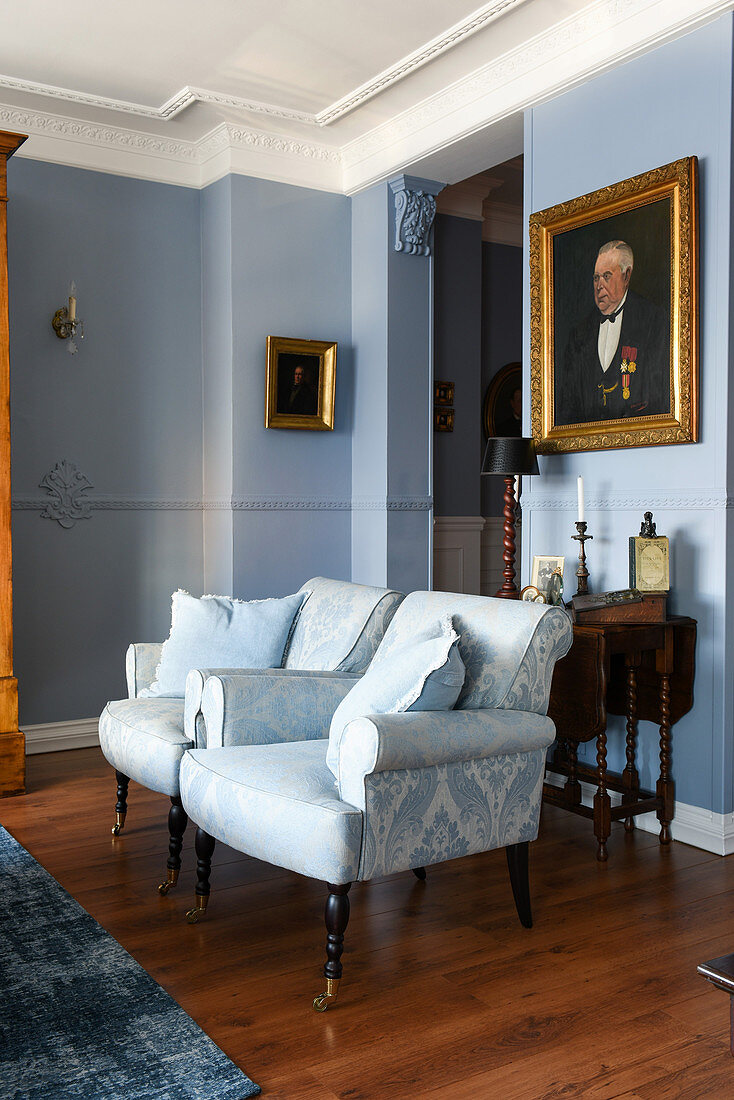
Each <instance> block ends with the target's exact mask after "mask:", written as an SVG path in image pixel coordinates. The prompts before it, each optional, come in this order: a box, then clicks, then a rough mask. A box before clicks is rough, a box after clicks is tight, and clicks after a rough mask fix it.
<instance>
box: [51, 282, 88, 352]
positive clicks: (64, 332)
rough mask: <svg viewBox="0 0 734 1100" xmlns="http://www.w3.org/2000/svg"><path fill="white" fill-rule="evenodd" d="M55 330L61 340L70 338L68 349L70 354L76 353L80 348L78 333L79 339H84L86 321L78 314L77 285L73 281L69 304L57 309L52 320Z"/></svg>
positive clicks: (70, 288)
mask: <svg viewBox="0 0 734 1100" xmlns="http://www.w3.org/2000/svg"><path fill="white" fill-rule="evenodd" d="M51 324H52V326H53V330H54V332H55V333H56V335H57V336H58V338H59V340H68V341H69V345H68V347H67V349H66V350H67V351H68V352H69V354H70V355H76V353H77V351H78V350H79V349H78V348H77V346H76V341H75V338H76V334H77V329H78V330H79V339H80V340H83V339H84V322H83V321H80V320H79V319H78V318H77V315H76V286H75V285H74V283H72V284H71V285H70V287H69V305H68V306H62V307H61V309H57V310H56V312H55V313H54V315H53V318H52V320H51Z"/></svg>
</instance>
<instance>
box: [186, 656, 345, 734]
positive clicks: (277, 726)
mask: <svg viewBox="0 0 734 1100" xmlns="http://www.w3.org/2000/svg"><path fill="white" fill-rule="evenodd" d="M358 680H359V677H358V676H357V675H356V674H355V673H345V672H344V673H343V672H311V671H307V670H303V669H267V670H264V671H262V672H255V671H251V672H249V673H248V674H246V675H235V676H231V675H229V674H227V675H219V676H210V677H209V679H208V680H207V681H206V684H205V685H204V690H203V692H202V698H201V712H202V715H203V718H204V724H205V726H206V744H207V747H210V748H222V747H226V746H232V745H268V744H272V743H274V742H276V741H310V740H312V739H313V738H318V737H327V738H328V736H329V723H330V722H331V717H332V715H333V713H334V711H335V710H336V708H337V707H338V706H339V704H340V703H341V701H342V699H343V698H344V696H345V695H346V694H347V693H348V692H349V691H350V690H351V688H352V687H354V684H355V683H356V682H357V681H358Z"/></svg>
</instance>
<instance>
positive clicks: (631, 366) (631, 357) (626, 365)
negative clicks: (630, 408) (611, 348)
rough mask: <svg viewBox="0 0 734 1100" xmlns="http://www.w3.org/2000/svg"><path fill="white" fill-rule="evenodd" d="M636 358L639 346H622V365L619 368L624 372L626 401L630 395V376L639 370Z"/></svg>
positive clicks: (623, 380) (624, 396)
mask: <svg viewBox="0 0 734 1100" xmlns="http://www.w3.org/2000/svg"><path fill="white" fill-rule="evenodd" d="M636 359H637V348H630V347H623V348H622V366H621V367H620V368H619V369H620V370H621V372H622V397H623V398H624V400H625V401H627V400H628V399H629V395H630V376H631V375H633V374H634V373H635V371H636V370H637V363H636Z"/></svg>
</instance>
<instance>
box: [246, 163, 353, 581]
mask: <svg viewBox="0 0 734 1100" xmlns="http://www.w3.org/2000/svg"><path fill="white" fill-rule="evenodd" d="M230 186H231V191H232V196H231V201H232V212H231V219H232V322H233V345H232V398H233V410H232V416H233V420H232V424H233V494H234V497H235V500H236V501H237V502H238V505H241V504H244V505H245V507H242V506H238V507H236V508H235V511H234V517H233V531H234V576H233V587H234V590H235V592H236V593H237V594H238V595H239V596H242V597H244V598H255V597H262V596H267V595H280V594H282V593H284V592H287V591H294V590H295V589H297V588H298V587H300V585H301V584H302V583H303V582H304V581H305V580H307V579H308V578H309V577H310V576H313V575H315V574H322V575H326V576H331V577H343V578H348V577H349V576H350V570H351V561H350V550H351V545H350V513H349V509H348V506H346V505H347V504H348V502H349V500H350V498H351V483H352V453H351V452H352V407H353V387H354V381H353V354H352V335H351V243H350V209H349V199H347V198H345V197H344V196H341V195H331V194H327V193H325V192H322V191H312V190H309V189H306V188H302V187H293V186H289V185H286V184H279V183H271V182H268V181H266V180H256V179H251V178H248V177H244V176H234V177H232V179H231V181H230ZM267 335H272V336H292V337H298V338H300V339H307V340H335V341H337V344H338V351H337V377H336V410H335V427H334V431H331V432H311V431H298V430H292V429H272V428H271V429H266V428H265V419H264V417H265V338H266V336H267ZM257 502H260V506H259V507H258V508H256V509H253V508H252V504H253V503H257ZM283 502H288V503H289V505H290V504H293V503H295V504H300V505H301V507H295V508H292V507H290V506H289V508H288V509H287V510H283V509H278V508H273V507H272V505H273V504H277V503H283Z"/></svg>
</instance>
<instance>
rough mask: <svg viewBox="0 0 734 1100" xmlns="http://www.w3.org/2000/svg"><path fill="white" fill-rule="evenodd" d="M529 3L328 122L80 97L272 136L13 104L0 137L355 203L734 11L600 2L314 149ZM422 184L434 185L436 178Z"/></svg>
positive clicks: (343, 105)
mask: <svg viewBox="0 0 734 1100" xmlns="http://www.w3.org/2000/svg"><path fill="white" fill-rule="evenodd" d="M523 2H525V0H494V2H493V3H488V4H485V5H483V6H482V7H481V8H479V9H477V11H475V12H474V13H473V15H472V16H471V17H470V18H469V19H467V20H464V21H463V22H462V23H458V24H456V26H455V27H453V28H451V29H450V30H449V31H447V32H446V33H445V34H444V35H442V36H440V37H439V38H437V39H434V40H433V41H432V42H429V43H427V44H426V45H425V46H423V47H422V48H421V50H419V51H416V52H415V54H411V55H408V57H406V58H403V59H402V61H400V62H398V63H397V64H396V65H395V66H393V67H392V68H391V69H388V70H385V72H384V73H381V74H378V76H377V77H375V78H374V79H373V80H372V81H370V82H368V83H367V84H365V85H363V86H362V87H361V88H358V89H355V91H353V92H352V93H350V94H349V96H347V97H344V99H343V100H340V101H339V102H338V104H332V107H330V108H327V110H326V112H322V113H321V115H320V116H318V117H317V116H315V115H314V116H306V115H303V114H302V113H301V112H289V111H287V110H281V109H280V108H277V107H273V106H271V105H268V104H260V103H254V102H250V101H245V100H237V99H236V97H222V96H218V95H217V94H216V93H213V92H207V91H205V90H202V89H196V88H185V89H182V91H181V92H180V93H177V95H176V96H174V97H172V98H171V99H170V100H168V101H167V103H165V104H164V105H163V106H162V107H161V108H150V107H140V105H136V104H124V103H122V101H118V100H105V101H102V100H97V99H95V97H89V96H86V95H83V94H81V93H69V98H70V100H71V101H73V102H75V103H77V104H79V105H80V107H81V106H95V107H102V108H105V109H107V110H109V109H113V110H120V111H126V112H127V114H128V117H129V116H130V115H135V113H136V112H137V113H138V114H139V115H140V117H141V121H142V119H143V118H146V119H158V121H159V127H160V121H161V119H166V118H173V117H174V116H175V115H176V114H178V113H180V111H181V110H183V109H184V108H185V107H186V106H187V105H188V104H189V103H191V102H194V101H204V100H206V102H208V103H209V104H210V105H213V106H217V105H218V106H220V107H230V108H231V107H233V106H234V107H236V106H241V107H242V108H243V110H245V111H254V112H255V113H259V114H260V116H261V117H262V118H263V124H264V125H263V129H258V128H256V127H254V126H251V125H247V124H233V123H232V122H230V121H227V122H225V121H221V122H219V123H218V124H217V125H215V126H214V127H213V128H212V129H210V130H209V131H208V132H207V133H205V134H203V135H201V137H200V138H198V139H197V140H192V139H188V140H185V139H178V140H176V139H175V138H168V137H165V136H162V135H161V134H160V133H158V134H155V133H151V132H150V131H149V130H148V131H146V130H145V129H142V128H141V129H133V128H132V127H130V128H126V127H124V126H115V125H106V124H100V123H97V122H94V121H89V120H85V119H81V118H70V117H68V116H64V115H60V114H54V113H51V112H46V111H38V110H35V109H23V108H21V107H18V106H12V105H2V104H0V125H2V127H4V128H7V129H9V130H16V131H20V132H23V133H27V134H29V135H30V140H29V141H27V142H26V143H25V144H24V146H23V148H22V149H21V150H20V151H19V153H18V156H19V157H30V158H34V159H37V160H47V161H51V162H55V163H62V164H67V165H72V166H74V167H80V168H90V169H93V170H97V171H106V172H113V173H116V174H119V175H130V176H134V177H137V178H142V179H151V180H158V181H161V182H166V183H174V184H179V185H183V186H188V187H203V186H206V185H208V184H209V183H211V182H213V181H214V180H215V179H218V178H220V177H221V176H223V175H225V174H227V173H238V174H244V175H252V176H256V177H260V178H263V179H273V180H278V181H281V182H285V183H291V184H295V185H297V186H305V187H311V188H317V189H321V190H327V191H332V192H336V193H341V194H353V193H355V192H356V191H359V190H362V189H363V188H365V187H368V186H370V185H371V184H373V183H375V182H377V181H380V180H384V179H388V178H390V177H391V176H394V175H395V174H397V173H399V172H401V171H403V170H404V169H405V168H406V166H408V165H412V164H417V163H418V162H420V161H421V160H423V159H427V158H430V157H431V156H433V155H434V154H436V153H439V152H441V151H443V150H446V149H447V148H449V147H450V146H451V145H453V144H455V143H457V142H459V141H460V140H461V139H462V138H465V137H469V136H471V135H474V134H476V133H478V132H480V131H487V137H488V143H487V149H489V150H491V140H492V132H491V127H492V126H493V125H494V124H495V123H497V122H501V121H503V120H506V119H509V118H516V117H517V116H518V115H519V114H520V113H521V112H522V111H523V110H524V109H525V108H527V107H528V106H532V105H533V104H535V103H538V102H542V101H543V100H544V99H547V98H548V97H549V96H551V95H558V94H560V93H562V92H563V91H565V90H566V89H568V88H571V87H575V86H577V85H578V84H579V83H581V82H582V81H583V80H585V79H588V78H589V77H590V76H592V75H593V74H594V73H597V72H603V71H606V70H608V69H610V68H612V67H613V66H615V65H618V64H621V63H623V62H624V61H627V60H629V59H630V58H632V57H634V56H637V55H639V54H640V53H642V52H644V51H645V50H648V49H651V48H653V47H654V46H657V45H659V44H661V43H663V42H666V41H669V40H670V39H672V38H674V37H676V36H678V35H680V34H683V33H685V32H686V31H689V30H691V29H693V28H694V27H696V26H699V25H701V24H702V23H704V22H706V21H708V20H711V19H714V18H716V17H717V16H718V15H721V14H723V13H724V12H726V11H730V10H731V9H732V8H733V7H734V0H666V3H665V4H662V3H660V0H595V2H594V3H592V4H590V5H588V6H587V7H586V8H584V9H583V10H582V11H580V12H578V13H577V14H576V15H574V16H571V17H569V18H567V19H565V20H562V21H561V22H560V23H557V24H555V25H554V26H553V27H551V28H549V29H548V30H547V31H546V32H544V33H543V34H540V35H537V36H535V37H534V38H532V39H529V40H528V41H526V42H525V43H524V44H523V45H522V46H520V47H518V48H516V49H513V50H510V51H508V52H506V53H505V54H503V55H502V56H501V57H498V58H495V59H494V60H493V61H492V62H490V63H488V64H487V65H485V66H482V67H481V68H479V69H476V70H475V71H473V72H472V73H469V74H467V75H466V76H463V77H462V78H461V79H459V80H457V81H454V82H453V83H452V84H450V85H448V86H447V87H445V88H444V89H443V90H442V91H441V92H440V93H438V94H436V95H433V96H430V97H427V98H426V99H424V100H422V101H421V102H419V103H417V104H415V105H414V106H413V107H411V108H409V109H408V110H405V111H403V112H402V113H400V114H398V115H396V116H394V117H393V118H391V119H389V120H388V121H386V122H385V123H383V124H381V125H379V126H377V127H375V128H373V129H372V130H371V131H369V132H367V133H365V134H363V135H361V136H360V137H358V138H356V139H354V140H352V141H349V142H347V143H345V144H342V145H338V144H336V143H335V141H332V143H331V144H327V143H324V142H319V141H313V140H304V137H303V129H302V126H303V122H304V120H307V121H308V120H309V119H310V121H313V122H316V123H318V119H319V118H321V117H323V121H324V124H326V123H328V122H332V121H335V120H336V117H337V114H336V113H335V114H333V115H331V114H330V115H329V118H328V119H327V118H326V114H327V113H329V112H331V111H332V108H334V110H335V111H336V109H337V108H338V111H339V112H341V113H342V114H345V113H347V112H348V111H350V110H353V109H354V108H355V107H356V106H358V105H359V103H362V102H365V100H366V99H367V98H370V96H371V95H373V94H375V95H376V94H377V93H378V91H379V90H381V89H382V88H385V87H387V86H388V85H389V83H391V82H394V81H395V80H398V79H402V77H403V76H406V75H407V74H408V73H409V72H412V71H414V70H415V69H416V68H418V67H419V66H420V65H422V64H425V63H427V62H428V61H430V60H432V59H433V58H434V57H436V56H438V55H439V54H440V53H442V52H445V51H447V50H450V49H451V48H452V47H454V46H456V45H457V43H459V42H461V41H464V39H465V38H466V37H467V36H468V35H470V34H474V33H476V32H477V31H478V30H479V29H480V28H481V26H486V24H487V22H488V21H491V20H492V19H494V18H497V17H499V16H500V15H501V14H503V13H505V12H506V11H508V10H509V9H510V8H511V7H514V6H516V5H517V4H520V3H523ZM3 84H4V86H5V87H8V88H10V87H12V88H13V89H14V90H15V91H23V90H25V91H34V90H35V91H36V92H39V91H41V92H43V94H44V95H45V94H57V93H63V91H64V90H63V89H49V88H48V87H47V86H45V85H31V84H28V83H26V82H22V81H17V80H13V81H9V80H5V79H4V78H0V86H2V85H3ZM64 94H65V93H64ZM93 101H94V102H93ZM347 101H349V102H347ZM268 114H270V115H271V117H273V119H275V118H277V119H279V120H280V121H279V123H278V130H277V132H276V129H275V128H274V129H272V130H268V129H267V127H266V125H265V116H267V115H268ZM339 117H341V116H339ZM289 119H290V120H291V121H293V122H294V124H295V123H298V124H299V125H300V126H301V129H300V132H299V131H298V130H296V129H291V130H289V129H288V128H287V126H284V123H287V122H288V120H289ZM131 121H132V119H131ZM490 155H491V154H490ZM444 159H446V156H445V154H444ZM503 159H504V158H503ZM477 167H478V168H479V167H481V165H478V166H477ZM421 174H432V170H431V171H429V172H425V171H422V173H421ZM434 178H436V177H434ZM443 178H446V177H443Z"/></svg>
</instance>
